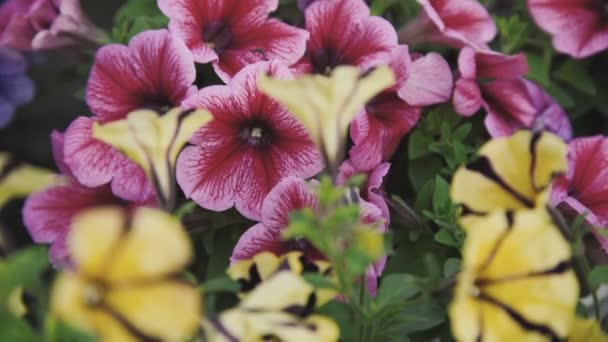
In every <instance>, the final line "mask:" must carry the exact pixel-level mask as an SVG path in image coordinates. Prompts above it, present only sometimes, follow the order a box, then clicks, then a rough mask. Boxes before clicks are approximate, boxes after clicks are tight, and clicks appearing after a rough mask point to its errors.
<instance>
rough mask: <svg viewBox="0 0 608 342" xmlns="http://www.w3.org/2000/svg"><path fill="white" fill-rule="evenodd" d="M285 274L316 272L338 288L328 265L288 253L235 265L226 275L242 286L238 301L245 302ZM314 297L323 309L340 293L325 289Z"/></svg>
mask: <svg viewBox="0 0 608 342" xmlns="http://www.w3.org/2000/svg"><path fill="white" fill-rule="evenodd" d="M283 270H290V271H291V272H293V273H295V274H302V273H304V272H315V273H317V274H319V275H322V276H324V277H326V278H327V279H328V280H329V281H332V282H334V283H335V284H337V278H336V275H335V273H334V272H333V268H332V267H331V264H330V263H329V262H327V261H323V260H316V261H314V262H311V261H308V260H306V259H305V257H304V256H303V254H302V253H301V252H289V253H286V254H284V255H281V256H276V255H274V254H273V253H270V252H262V253H259V254H257V255H255V256H254V257H253V258H252V259H249V260H242V261H238V262H235V263H234V264H232V265H230V267H229V268H228V270H227V271H226V273H227V274H228V276H229V277H230V278H231V279H233V280H235V281H238V282H239V284H240V285H241V290H240V292H239V297H241V298H245V297H246V296H247V294H249V293H250V292H251V291H252V290H253V289H255V288H256V287H257V286H258V285H260V284H262V283H263V281H265V280H266V279H268V278H270V277H271V276H273V275H274V274H275V273H277V272H279V271H283ZM315 295H316V299H315V301H316V305H317V306H321V305H323V304H325V303H327V302H329V301H330V300H332V299H334V298H335V297H336V295H337V292H336V290H334V289H331V288H322V289H316V290H315Z"/></svg>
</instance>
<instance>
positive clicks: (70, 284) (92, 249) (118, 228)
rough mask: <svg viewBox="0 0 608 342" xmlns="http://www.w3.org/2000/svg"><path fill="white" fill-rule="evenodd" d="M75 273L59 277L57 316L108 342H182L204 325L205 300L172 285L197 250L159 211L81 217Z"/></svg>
mask: <svg viewBox="0 0 608 342" xmlns="http://www.w3.org/2000/svg"><path fill="white" fill-rule="evenodd" d="M68 248H69V250H70V254H71V255H72V257H73V260H74V265H75V267H74V269H73V270H71V271H68V272H64V273H62V274H60V275H59V277H58V279H57V280H56V282H55V285H54V287H53V291H52V294H51V311H52V312H53V314H55V315H56V316H57V317H58V318H59V319H61V320H64V321H65V322H66V323H69V324H71V325H73V326H75V327H77V328H80V329H83V330H88V331H92V332H95V333H96V334H97V335H98V337H100V339H101V340H102V341H140V340H169V341H183V340H186V339H187V338H189V337H191V335H193V334H194V332H195V330H196V328H197V327H198V325H199V321H200V319H201V311H202V305H201V301H202V299H201V296H200V294H199V292H198V290H197V289H195V288H194V287H192V286H191V285H190V284H188V283H185V282H184V281H182V280H179V279H176V278H175V277H174V275H175V274H177V272H180V271H182V270H183V269H184V267H185V266H186V265H187V264H188V262H189V261H190V259H191V257H192V246H191V245H190V241H189V240H188V236H187V234H186V233H185V231H184V230H183V227H182V226H181V224H180V222H179V221H178V220H177V219H176V218H175V217H173V216H171V215H169V214H167V213H164V212H161V211H158V210H153V209H147V208H140V209H138V210H137V211H135V213H134V214H133V215H132V217H129V215H128V214H127V213H126V212H125V211H123V210H121V209H119V208H115V207H103V208H96V209H90V210H88V211H86V212H84V213H81V214H79V215H78V216H77V217H76V218H75V219H74V222H73V227H72V232H71V233H70V235H69V236H68Z"/></svg>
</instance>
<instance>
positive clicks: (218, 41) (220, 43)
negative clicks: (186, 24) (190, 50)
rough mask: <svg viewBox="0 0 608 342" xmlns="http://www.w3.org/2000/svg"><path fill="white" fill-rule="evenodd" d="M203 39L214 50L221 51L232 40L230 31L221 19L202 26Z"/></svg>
mask: <svg viewBox="0 0 608 342" xmlns="http://www.w3.org/2000/svg"><path fill="white" fill-rule="evenodd" d="M203 41H204V42H205V43H206V44H207V45H208V46H209V47H210V48H212V49H213V50H214V51H215V52H222V51H224V50H226V49H227V48H228V46H230V43H231V42H232V31H231V30H230V28H229V27H228V26H227V25H226V24H224V23H223V22H221V21H213V22H210V23H208V24H206V25H205V27H203Z"/></svg>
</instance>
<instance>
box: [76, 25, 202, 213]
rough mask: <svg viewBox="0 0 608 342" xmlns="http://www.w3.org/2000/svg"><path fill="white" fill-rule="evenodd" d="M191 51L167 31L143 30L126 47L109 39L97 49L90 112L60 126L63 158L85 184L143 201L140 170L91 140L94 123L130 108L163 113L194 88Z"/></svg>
mask: <svg viewBox="0 0 608 342" xmlns="http://www.w3.org/2000/svg"><path fill="white" fill-rule="evenodd" d="M195 78H196V70H195V67H194V61H193V59H192V54H191V53H190V51H188V49H187V48H186V46H185V45H184V44H183V43H182V42H181V41H179V40H178V39H175V38H174V37H173V36H172V35H171V34H170V33H169V31H167V30H155V31H146V32H143V33H140V34H138V35H137V36H135V37H133V39H131V41H130V42H129V46H124V45H118V44H111V45H107V46H104V47H103V48H101V49H100V50H99V51H98V52H97V56H96V60H95V65H93V69H92V71H91V74H90V76H89V81H88V84H87V95H86V99H87V104H88V105H89V107H90V108H91V111H92V112H93V114H94V116H93V117H92V118H87V117H79V118H77V119H76V120H75V121H74V122H72V124H71V125H70V127H69V128H68V129H67V131H66V137H65V140H66V141H65V155H66V163H67V164H68V165H69V166H70V168H71V169H72V172H73V173H74V176H75V177H76V178H77V179H78V181H79V182H80V183H82V184H84V185H86V186H88V187H98V186H101V185H104V184H106V183H109V182H111V186H112V191H113V192H114V194H116V195H117V196H119V197H122V198H124V199H127V200H133V201H144V200H146V199H148V198H150V197H151V196H153V195H154V189H153V188H152V186H151V185H150V183H149V182H148V180H147V179H146V176H145V173H144V171H143V170H142V169H141V168H140V167H139V166H137V165H136V164H135V163H133V162H131V161H130V160H129V159H127V158H126V157H125V156H124V155H122V154H121V153H120V152H118V151H117V150H115V149H114V148H113V147H111V146H109V145H107V144H105V143H102V142H100V141H98V140H95V139H94V138H93V137H92V132H91V127H92V125H93V123H94V122H96V121H97V122H102V123H106V122H110V121H114V120H120V119H124V118H125V117H126V116H127V114H129V113H130V112H131V111H134V110H137V109H141V108H149V109H154V110H156V111H158V112H165V111H166V110H167V109H169V108H171V107H176V106H179V105H180V104H181V102H182V100H184V99H185V98H186V97H187V96H189V95H191V94H193V93H195V92H196V87H195V86H193V85H192V83H193V82H194V80H195Z"/></svg>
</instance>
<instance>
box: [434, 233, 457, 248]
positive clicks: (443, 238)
mask: <svg viewBox="0 0 608 342" xmlns="http://www.w3.org/2000/svg"><path fill="white" fill-rule="evenodd" d="M435 241H437V242H439V243H441V244H444V245H446V246H452V247H460V242H459V241H458V240H457V239H456V238H455V237H454V235H453V234H452V231H451V230H450V229H449V228H441V229H440V230H439V231H438V232H437V233H436V234H435Z"/></svg>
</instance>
